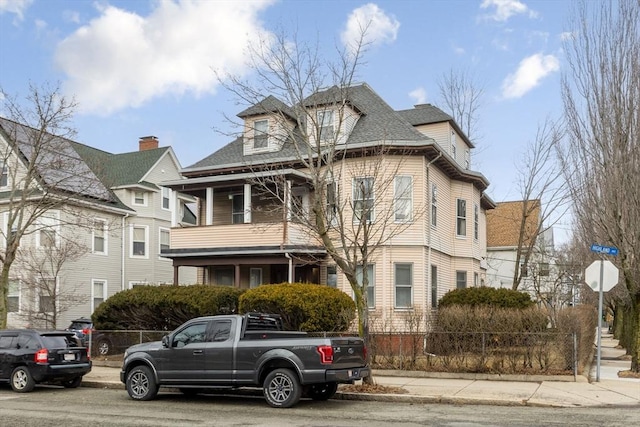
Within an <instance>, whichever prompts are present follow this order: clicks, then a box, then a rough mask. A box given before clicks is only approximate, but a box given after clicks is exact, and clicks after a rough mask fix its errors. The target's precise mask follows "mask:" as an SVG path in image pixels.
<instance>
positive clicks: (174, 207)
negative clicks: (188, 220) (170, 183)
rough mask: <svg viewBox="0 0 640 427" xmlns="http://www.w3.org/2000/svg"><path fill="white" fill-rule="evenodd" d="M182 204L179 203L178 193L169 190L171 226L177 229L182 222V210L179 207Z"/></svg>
mask: <svg viewBox="0 0 640 427" xmlns="http://www.w3.org/2000/svg"><path fill="white" fill-rule="evenodd" d="M179 206H180V203H179V201H178V192H177V191H174V190H169V211H170V212H171V226H172V227H177V226H178V222H180V221H181V220H182V218H180V217H179V216H180V209H178V207H179Z"/></svg>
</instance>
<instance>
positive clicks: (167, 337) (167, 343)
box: [162, 335, 170, 348]
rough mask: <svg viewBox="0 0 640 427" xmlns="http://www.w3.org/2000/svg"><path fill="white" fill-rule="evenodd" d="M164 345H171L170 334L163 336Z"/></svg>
mask: <svg viewBox="0 0 640 427" xmlns="http://www.w3.org/2000/svg"><path fill="white" fill-rule="evenodd" d="M162 346H163V347H166V348H169V347H170V345H169V335H165V336H163V337H162Z"/></svg>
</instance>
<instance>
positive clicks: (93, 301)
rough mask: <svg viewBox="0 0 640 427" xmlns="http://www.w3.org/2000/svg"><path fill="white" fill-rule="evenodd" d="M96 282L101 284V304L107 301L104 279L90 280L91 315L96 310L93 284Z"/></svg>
mask: <svg viewBox="0 0 640 427" xmlns="http://www.w3.org/2000/svg"><path fill="white" fill-rule="evenodd" d="M98 282H102V302H105V301H106V300H107V281H106V279H91V312H92V313H93V312H94V311H95V309H96V307H95V298H96V294H95V290H96V288H95V284H96V283H98Z"/></svg>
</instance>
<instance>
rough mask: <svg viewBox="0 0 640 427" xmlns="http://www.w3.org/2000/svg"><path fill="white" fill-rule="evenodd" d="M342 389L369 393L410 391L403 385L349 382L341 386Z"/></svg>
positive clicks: (403, 392)
mask: <svg viewBox="0 0 640 427" xmlns="http://www.w3.org/2000/svg"><path fill="white" fill-rule="evenodd" d="M340 391H347V392H350V393H369V394H407V393H409V391H407V390H406V389H404V388H402V387H393V386H386V385H380V384H347V385H342V386H340Z"/></svg>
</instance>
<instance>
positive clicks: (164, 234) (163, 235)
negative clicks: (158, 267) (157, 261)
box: [160, 228, 171, 256]
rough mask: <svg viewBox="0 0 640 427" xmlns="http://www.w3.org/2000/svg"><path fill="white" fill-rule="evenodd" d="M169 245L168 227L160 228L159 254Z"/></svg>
mask: <svg viewBox="0 0 640 427" xmlns="http://www.w3.org/2000/svg"><path fill="white" fill-rule="evenodd" d="M170 247H171V232H170V230H169V229H168V228H161V229H160V256H162V252H163V251H168V250H169V248H170Z"/></svg>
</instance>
